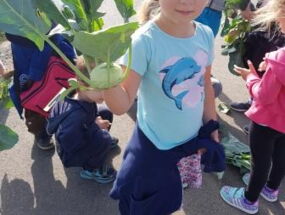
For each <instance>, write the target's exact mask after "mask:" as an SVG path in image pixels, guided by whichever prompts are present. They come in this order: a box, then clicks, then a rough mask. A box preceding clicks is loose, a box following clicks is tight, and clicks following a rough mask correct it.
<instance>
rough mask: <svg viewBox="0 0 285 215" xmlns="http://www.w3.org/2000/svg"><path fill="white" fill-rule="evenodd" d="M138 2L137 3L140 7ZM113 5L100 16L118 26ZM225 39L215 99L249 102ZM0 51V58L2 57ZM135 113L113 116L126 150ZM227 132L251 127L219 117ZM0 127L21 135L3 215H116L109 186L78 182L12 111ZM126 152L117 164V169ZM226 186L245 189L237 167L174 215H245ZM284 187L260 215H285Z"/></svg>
mask: <svg viewBox="0 0 285 215" xmlns="http://www.w3.org/2000/svg"><path fill="white" fill-rule="evenodd" d="M138 2H140V1H139V0H138V1H137V3H138ZM113 8H114V5H113V2H112V1H110V0H109V1H107V3H105V5H104V6H103V9H102V11H104V10H105V11H107V12H108V17H107V20H106V23H112V24H119V23H120V22H121V19H120V17H119V16H118V14H117V13H116V12H114V9H113ZM221 43H222V40H221V38H217V40H216V60H215V62H214V65H213V71H214V72H213V73H214V75H215V76H216V77H218V78H219V79H220V80H221V81H222V83H223V86H224V93H223V94H222V95H221V96H220V98H219V99H218V100H217V103H219V102H220V101H223V102H230V101H231V100H234V101H244V100H246V99H247V98H248V96H247V92H246V89H245V87H244V83H243V82H242V81H241V80H240V79H239V78H237V77H234V76H233V75H231V74H229V73H228V72H227V68H226V65H227V58H225V57H224V56H221V55H220V46H221ZM2 54H3V53H1V49H0V56H2ZM131 115H132V114H130V115H128V114H125V115H123V116H119V117H115V121H114V123H113V128H112V134H113V135H114V136H117V137H119V139H120V146H121V149H122V151H123V150H124V148H125V146H126V143H127V141H128V138H129V136H130V134H131V132H132V128H133V126H134V121H133V120H132V118H131V117H130V116H131ZM220 117H221V120H222V121H224V122H225V123H226V124H227V126H228V128H229V129H230V130H231V132H233V133H234V134H235V135H236V136H237V137H238V138H239V139H240V140H242V141H244V142H246V137H245V136H244V134H243V133H242V131H241V127H242V126H243V125H244V124H246V123H247V120H246V118H245V117H244V116H243V115H242V114H238V113H234V112H232V113H231V114H230V115H224V114H220ZM0 122H2V123H3V122H5V123H6V124H7V125H8V126H10V127H11V128H13V129H14V130H15V131H16V132H17V133H18V134H19V136H20V141H19V143H18V144H17V145H16V146H15V147H14V148H13V149H11V150H9V151H4V152H0V185H1V188H0V189H1V190H0V214H3V215H31V214H35V215H78V214H84V215H89V214H90V215H117V214H118V210H117V203H116V202H115V201H113V200H111V199H110V198H109V197H108V192H109V190H110V188H111V185H98V184H96V183H95V182H93V181H85V180H82V179H80V177H79V171H80V170H79V168H72V169H64V168H63V167H62V164H61V163H60V160H59V159H58V156H57V155H56V153H55V152H54V151H52V152H43V151H41V150H39V149H38V148H36V147H35V146H34V145H33V138H32V136H31V135H30V134H29V133H28V132H27V131H26V128H25V126H24V122H23V121H22V120H20V119H19V117H18V115H17V113H16V111H15V110H14V109H12V110H10V111H9V112H8V111H4V110H1V111H0ZM121 158H122V153H121V154H120V156H118V157H117V158H116V159H115V160H114V165H115V167H116V168H119V166H120V163H121ZM224 184H230V185H237V186H241V185H242V182H241V180H240V174H239V172H238V170H237V169H236V168H233V167H228V169H227V171H226V173H225V176H224V179H223V180H221V181H218V180H217V178H216V176H214V175H211V174H205V175H204V178H203V186H202V188H201V189H188V190H186V191H185V193H184V203H183V210H181V211H180V212H177V213H175V214H176V215H178V214H179V215H183V214H187V215H190V214H191V215H208V214H213V215H229V214H231V215H239V214H243V213H241V212H239V211H237V210H235V209H233V208H231V207H229V206H227V205H225V203H223V201H222V200H221V199H220V197H219V189H220V187H221V186H222V185H224ZM284 196H285V192H284V183H283V184H282V187H281V195H280V200H281V201H280V202H278V203H274V204H269V203H266V202H265V201H264V200H261V202H260V203H261V208H260V212H259V214H261V215H269V214H274V215H282V214H285V197H284ZM146 215H147V214H146Z"/></svg>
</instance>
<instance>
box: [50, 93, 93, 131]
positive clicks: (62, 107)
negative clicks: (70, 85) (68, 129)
mask: <svg viewBox="0 0 285 215" xmlns="http://www.w3.org/2000/svg"><path fill="white" fill-rule="evenodd" d="M94 105H95V104H93V103H89V102H84V101H78V100H74V99H70V98H65V99H64V100H63V101H59V102H57V103H56V105H55V106H54V107H53V109H52V111H51V113H50V116H49V118H48V123H47V132H48V133H49V134H51V135H52V134H54V133H55V132H56V131H57V129H58V127H59V125H60V124H61V123H63V121H64V120H66V118H67V117H68V116H69V115H70V114H71V113H72V112H73V111H76V110H79V109H80V110H83V111H85V112H87V113H88V121H90V122H92V121H94V120H95V118H96V113H97V107H96V105H95V107H96V108H94ZM76 117H77V118H81V117H82V116H81V115H76ZM78 120H80V119H78Z"/></svg>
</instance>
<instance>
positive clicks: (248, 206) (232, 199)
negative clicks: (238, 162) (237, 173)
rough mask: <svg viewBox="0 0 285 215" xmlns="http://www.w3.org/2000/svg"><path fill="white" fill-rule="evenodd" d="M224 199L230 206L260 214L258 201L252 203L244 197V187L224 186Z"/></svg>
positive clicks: (222, 191) (222, 192)
mask: <svg viewBox="0 0 285 215" xmlns="http://www.w3.org/2000/svg"><path fill="white" fill-rule="evenodd" d="M220 195H221V197H222V199H223V200H224V201H225V202H226V203H228V204H229V205H231V206H233V207H235V208H237V209H239V210H241V211H243V212H246V213H248V214H256V213H257V212H258V201H256V202H254V203H251V202H249V201H248V200H247V199H246V198H245V197H244V187H241V188H237V187H230V186H224V187H222V189H221V191H220Z"/></svg>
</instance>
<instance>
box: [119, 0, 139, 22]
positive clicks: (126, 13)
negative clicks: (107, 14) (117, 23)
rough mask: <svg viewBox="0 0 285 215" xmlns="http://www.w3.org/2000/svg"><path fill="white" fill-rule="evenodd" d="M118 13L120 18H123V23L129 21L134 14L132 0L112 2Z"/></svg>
mask: <svg viewBox="0 0 285 215" xmlns="http://www.w3.org/2000/svg"><path fill="white" fill-rule="evenodd" d="M114 1H115V3H116V6H117V8H118V11H119V12H120V14H121V16H122V17H123V18H124V21H125V22H128V21H129V18H130V17H131V16H133V15H135V14H136V11H135V10H134V3H133V0H114Z"/></svg>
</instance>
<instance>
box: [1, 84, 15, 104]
mask: <svg viewBox="0 0 285 215" xmlns="http://www.w3.org/2000/svg"><path fill="white" fill-rule="evenodd" d="M10 81H11V80H5V79H3V78H0V108H1V107H4V108H6V109H9V108H11V107H13V102H12V101H11V99H10V97H9V92H8V85H9V83H10Z"/></svg>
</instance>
